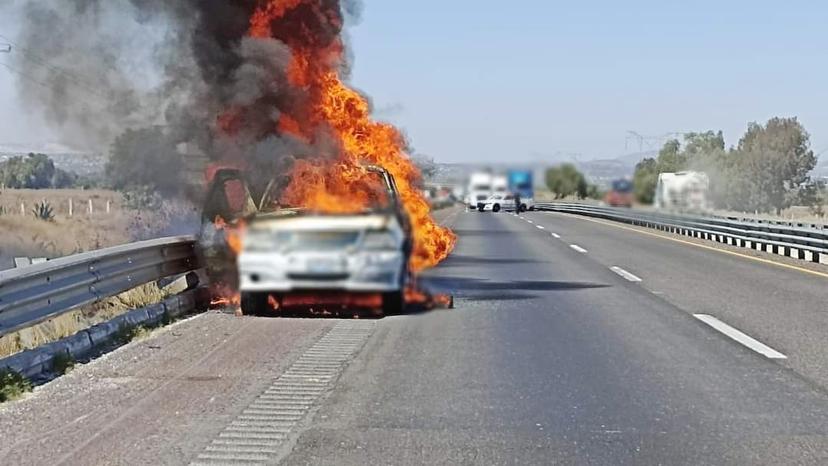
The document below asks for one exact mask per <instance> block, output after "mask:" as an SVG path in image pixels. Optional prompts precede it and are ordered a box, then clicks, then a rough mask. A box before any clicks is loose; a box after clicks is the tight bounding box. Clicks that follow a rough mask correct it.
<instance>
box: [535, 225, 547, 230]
mask: <svg viewBox="0 0 828 466" xmlns="http://www.w3.org/2000/svg"><path fill="white" fill-rule="evenodd" d="M535 226H536V227H538V229H539V230H545V229H546V228H544V227H542V226H540V225H535Z"/></svg>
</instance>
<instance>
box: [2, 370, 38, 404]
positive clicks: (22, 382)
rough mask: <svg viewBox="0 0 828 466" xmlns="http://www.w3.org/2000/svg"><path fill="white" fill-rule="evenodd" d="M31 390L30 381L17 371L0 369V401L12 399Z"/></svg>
mask: <svg viewBox="0 0 828 466" xmlns="http://www.w3.org/2000/svg"><path fill="white" fill-rule="evenodd" d="M31 390H32V382H31V381H29V379H27V378H26V377H23V376H22V375H20V374H18V373H17V372H14V371H10V370H7V369H0V403H3V402H6V401H13V400H16V399H18V398H20V397H21V396H23V394H24V393H26V392H28V391H31Z"/></svg>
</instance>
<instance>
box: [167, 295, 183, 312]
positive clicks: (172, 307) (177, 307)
mask: <svg viewBox="0 0 828 466" xmlns="http://www.w3.org/2000/svg"><path fill="white" fill-rule="evenodd" d="M163 304H164V307H165V308H166V309H167V315H168V316H170V317H178V316H180V315H181V314H183V313H184V311H183V310H182V308H181V300H180V299H179V298H178V295H176V296H170V297H169V298H167V299H165V300H164V302H163Z"/></svg>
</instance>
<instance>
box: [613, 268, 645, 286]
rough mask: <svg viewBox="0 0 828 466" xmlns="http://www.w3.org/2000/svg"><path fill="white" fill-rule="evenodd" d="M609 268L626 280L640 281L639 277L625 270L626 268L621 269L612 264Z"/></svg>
mask: <svg viewBox="0 0 828 466" xmlns="http://www.w3.org/2000/svg"><path fill="white" fill-rule="evenodd" d="M610 270H612V271H613V272H615V273H617V274H618V275H621V276H622V277H624V278H626V279H627V280H628V281H631V282H636V283H637V282H640V281H641V279H640V278H638V277H636V276H635V275H633V274H631V273H629V272H627V271H626V270H624V269H622V268H621V267H618V266H617V265H614V266H612V267H610Z"/></svg>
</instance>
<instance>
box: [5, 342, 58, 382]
mask: <svg viewBox="0 0 828 466" xmlns="http://www.w3.org/2000/svg"><path fill="white" fill-rule="evenodd" d="M0 368H8V369H10V370H13V371H15V372H17V373H18V374H20V375H22V376H24V377H27V378H30V379H31V378H33V377H36V376H38V375H40V374H41V373H43V372H45V371H46V370H49V369H51V368H52V354H51V353H50V352H49V351H46V350H45V349H43V348H35V349H31V350H26V351H23V352H21V353H17V354H14V355H12V356H9V357H7V358H5V359H2V360H0Z"/></svg>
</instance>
